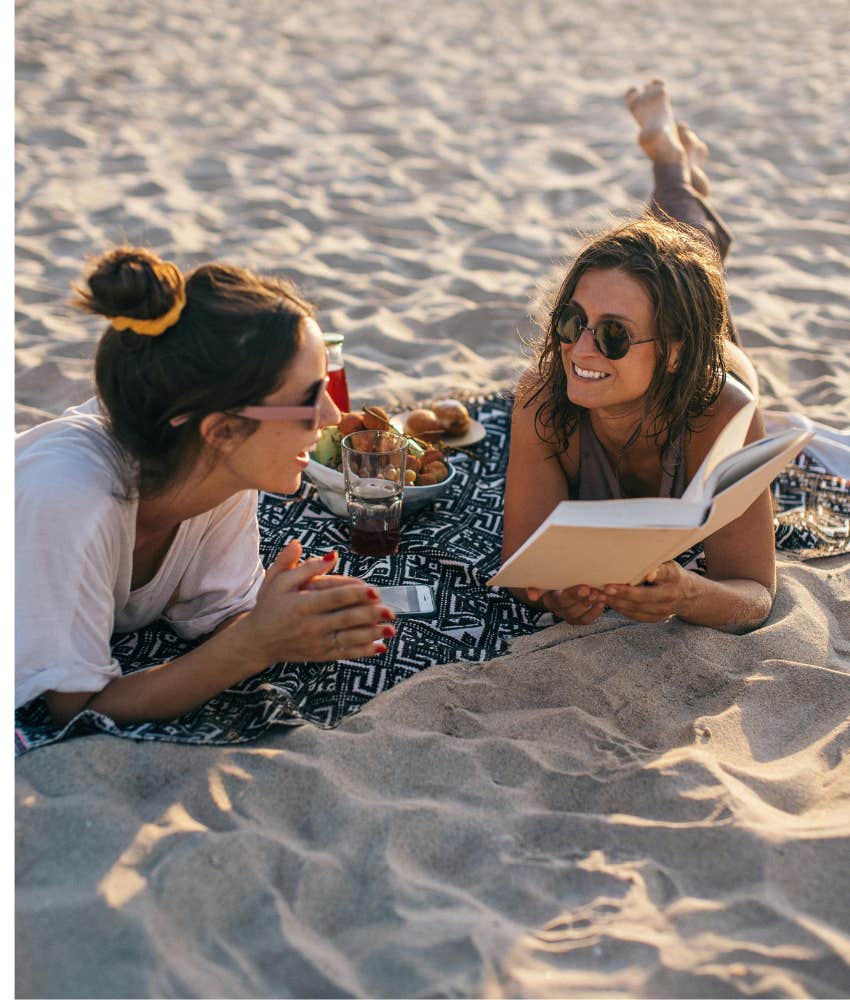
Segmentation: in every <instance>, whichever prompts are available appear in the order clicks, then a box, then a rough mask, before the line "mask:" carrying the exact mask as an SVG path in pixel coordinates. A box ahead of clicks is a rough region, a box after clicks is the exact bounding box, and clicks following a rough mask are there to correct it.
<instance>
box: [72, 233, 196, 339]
mask: <svg viewBox="0 0 850 1000" xmlns="http://www.w3.org/2000/svg"><path fill="white" fill-rule="evenodd" d="M86 283H87V285H88V289H87V290H86V289H79V288H78V289H77V292H78V296H79V298H78V299H77V300H76V304H77V305H78V306H80V307H81V308H83V309H85V310H86V311H87V312H91V313H96V314H98V315H100V316H105V317H106V318H107V319H109V320H110V322H111V323H112V325H113V326H114V327H115V329H116V330H126V329H130V330H133V331H134V332H136V333H140V334H143V335H149V336H156V335H157V334H159V333H162V332H163V331H164V330H166V329H168V327H169V326H172V325H173V324H174V323H176V322H177V319H178V318H179V316H180V312H181V310H182V308H183V306H184V305H185V302H186V293H185V283H184V280H183V275H182V274H181V273H180V269H179V268H178V267H177V265H176V264H172V263H171V261H166V260H162V259H161V258H159V257H157V255H156V254H154V253H151V251H150V250H145V249H143V248H140V247H117V248H116V249H114V250H110V251H109V252H108V253H105V254H103V255H102V256H100V257H98V258H96V260H95V261H94V263H93V266H92V269H91V270H90V271H89V273H88V276H87V279H86Z"/></svg>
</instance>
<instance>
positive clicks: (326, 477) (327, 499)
mask: <svg viewBox="0 0 850 1000" xmlns="http://www.w3.org/2000/svg"><path fill="white" fill-rule="evenodd" d="M446 464H447V466H448V469H449V474H448V476H446V478H445V479H444V480H443V481H442V482H441V483H434V485H433V486H405V488H404V502H403V506H402V513H403V514H415V513H416V512H417V511H420V510H422V509H423V507H427V506H428V504H430V503H433V502H434V501H435V500H436V499H437V497H438V496H440V495H441V494H443V493H445V491H446V488H447V487H448V485H449V484H450V483H451V482H452V480H453V479H454V477H455V472H456V470H455V467H454V466H453V465H452V464H451V462H447V463H446ZM304 474H305V475H306V476H307V478H308V479H310V480H311V482H313V483H315V484H316V489H317V490H318V493H319V497H320V499H321V501H322V503H323V504H324V505H325V506H326V507H327V508H328V510H329V511H331V512H332V513H333V514H336V515H337V516H339V517H346V516H347V514H348V508H347V507H346V506H345V477H344V476H343V474H342V473H341V472H337V471H336V470H335V469H329V468H328V467H327V466H326V465H321V464H319V462H317V461H315V460H314V459H312V458H311V459H310V464H309V465H308V466H307V468H306V469H305V470H304Z"/></svg>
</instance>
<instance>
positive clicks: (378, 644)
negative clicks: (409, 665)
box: [375, 642, 387, 653]
mask: <svg viewBox="0 0 850 1000" xmlns="http://www.w3.org/2000/svg"><path fill="white" fill-rule="evenodd" d="M386 651H387V647H386V646H385V645H384V644H383V643H382V642H376V643H375V652H376V653H386Z"/></svg>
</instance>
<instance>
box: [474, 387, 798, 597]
mask: <svg viewBox="0 0 850 1000" xmlns="http://www.w3.org/2000/svg"><path fill="white" fill-rule="evenodd" d="M754 412H755V403H754V402H750V403H747V405H746V406H744V407H743V408H742V409H741V410H739V411H738V412H737V413H736V414H735V416H734V417H733V418H732V419H731V420H730V421H729V423H728V424H727V425H726V427H724V428H723V430H722V431H721V432H720V434H719V435H718V436H717V440H716V441H715V442H714V444H713V445H712V446H711V448H710V449H709V452H708V454H707V455H706V456H705V458H704V459H703V462H702V465H700V467H699V469H697V471H696V473H695V475H694V477H693V479H692V480H691V482H690V483H689V485H688V488H687V489H686V490H685V492H684V494H683V495H682V497H681V498H674V497H671V498H665V497H639V498H636V499H630V500H564V501H562V502H561V503H559V504H558V505H557V506H556V507H555V509H554V510H553V511H552V513H551V514H550V515H549V516H548V517H547V518H546V520H545V521H544V522H543V524H541V525H540V527H539V528H538V529H537V531H535V532H534V533H533V534H532V535H531V536H530V537H529V538H528V539H527V540H526V541H525V542H524V544H523V545H522V546H521V547H520V548H519V549H517V551H516V552H515V553H514V554H513V555H512V556H511V557H510V558H509V559H508V560H507V561H506V562H505V563H504V565H503V566H502V568H501V569H500V570H499V571H498V572H497V573H496V574H495V576H493V577H491V578H490V579H489V580H488V581H487V582H488V583H489V584H490V585H492V586H497V587H520V588H529V587H533V588H536V589H539V590H564V589H565V588H567V587H575V586H578V585H579V584H587V585H588V586H591V587H603V586H604V585H605V584H607V583H630V584H636V583H640V582H641V581H642V580H643V579H644V578H645V577H646V575H647V574H648V573H650V572H651V571H652V570H653V569H655V568H656V567H657V566H659V565H660V564H661V563H663V562H667V561H668V560H670V559H673V558H675V557H676V556H677V555H679V553H681V552H684V551H685V550H686V549H689V548H690V547H691V546H692V545H696V543H697V542H701V541H703V539H705V538H707V537H708V536H709V535H712V534H714V532H715V531H718V530H719V529H720V528H722V527H724V526H725V525H727V524H729V523H730V522H731V521H734V520H735V519H736V518H737V517H740V516H741V514H743V513H744V511H745V510H747V508H748V507H750V505H751V504H752V503H753V502H754V501H755V500H756V499H757V497H758V496H759V495H760V494H761V493H762V492H763V491H764V490H766V489H767V487H768V486H769V485H770V483H771V481H772V480H773V479H774V478H775V477H776V476H777V475H778V474H779V473H780V472H781V471H782V469H784V468H785V466H786V465H787V464H788V463H789V462H790V461H791V460H792V459H793V458H794V457H795V456H796V455H797V454H799V452H800V451H802V449H803V446H804V445H805V443H806V442H807V441H808V440H809V439H810V438H811V437H812V433H813V431H812V429H811V427H810V425H809V424H808V422H807V421H806V420H805V418H803V417H794V418H791V417H789V419H788V426H787V427H786V428H785V429H783V430H780V431H777V432H776V433H773V434H771V435H769V436H768V437H765V438H762V439H761V440H759V441H753V442H752V443H751V444H748V445H746V446H743V442H744V439H745V438H746V435H747V430H748V428H749V426H750V423H751V421H752V418H753V413H754ZM742 446H743V447H742Z"/></svg>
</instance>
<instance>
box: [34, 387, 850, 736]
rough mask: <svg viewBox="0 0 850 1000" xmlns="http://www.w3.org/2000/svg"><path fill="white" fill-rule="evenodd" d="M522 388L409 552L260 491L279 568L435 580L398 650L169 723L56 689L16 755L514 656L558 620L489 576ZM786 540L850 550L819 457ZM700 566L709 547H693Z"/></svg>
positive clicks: (224, 697) (483, 416)
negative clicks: (375, 543) (282, 562)
mask: <svg viewBox="0 0 850 1000" xmlns="http://www.w3.org/2000/svg"><path fill="white" fill-rule="evenodd" d="M512 402H513V400H512V397H511V396H510V395H508V394H499V395H496V396H493V397H489V398H487V399H483V400H479V401H477V402H471V403H470V404H469V409H470V412H471V413H472V415H473V416H475V417H477V419H478V420H480V421H481V423H482V424H483V425H484V427H485V428H486V431H487V435H486V437H485V438H484V440H483V441H481V442H480V444H478V445H476V446H475V448H474V449H473V450H472V452H471V453H469V454H461V453H457V454H456V455H455V456H453V458H452V464H453V465H454V466H455V467H456V469H457V475H456V476H455V478H454V481H453V482H452V484H451V486H450V487H449V489H448V490H447V492H446V493H445V494H444V495H443V496H442V497H440V498H439V499H438V500H437V501H436V502H435V504H434V505H433V506H432V507H431V508H429V509H427V510H425V511H422V512H420V513H419V514H417V515H416V516H414V517H411V518H409V519H407V520H406V521H405V522H404V525H403V529H402V536H401V542H400V545H399V551H398V553H397V554H396V555H394V556H390V557H386V558H379V559H372V558H368V557H360V556H355V555H353V554H351V552H350V551H349V548H348V538H347V529H346V525H345V522H344V521H343V520H342V519H341V518H338V517H335V516H334V515H332V514H330V513H329V512H328V511H327V510H326V509H325V507H324V506H323V505H322V503H321V502H320V500H319V499H318V496H317V493H316V490H315V487H314V486H313V485H312V484H311V483H309V482H307V481H305V482H304V483H303V485H302V487H301V489H300V491H299V492H298V493H297V494H296V495H294V496H288V497H283V496H276V495H272V494H262V495H261V496H260V502H259V509H258V518H259V524H260V554H261V557H262V560H263V563H264V564H265V565H269V563H270V562H271V561H272V560H273V559H274V557H275V556H276V555H277V553H278V551H279V550H280V548H281V547H282V546H283V545H284V544H285V543H286V542H287V541H288V540H289V539H290V538H293V537H298V538H299V539H300V540H301V542H302V544H303V546H304V551H305V554H306V555H320V554H322V553H324V552H327V551H328V550H329V549H336V550H337V551H338V552H339V553H340V562H339V572H341V573H347V574H350V575H352V576H357V577H361V578H362V579H365V580H368V581H369V582H370V583H372V584H374V585H376V586H390V585H397V584H402V583H425V584H428V585H430V586H431V588H432V589H433V591H434V594H435V597H436V601H437V614H436V616H435V617H434V618H430V619H411V618H401V617H400V618H399V619H398V620H397V622H396V626H397V632H398V634H397V635H396V636H395V638H393V639H390V640H388V646H389V650H388V652H387V653H386V654H384V655H382V656H379V657H374V658H372V659H368V660H341V661H338V662H335V663H322V664H304V663H276V664H274V665H273V666H270V667H269V668H268V669H266V670H264V671H263V672H262V673H261V674H258V675H256V676H255V677H252V678H250V679H249V680H247V681H244V682H242V683H241V684H238V685H236V686H235V687H233V688H230V689H228V690H227V691H224V692H222V693H221V694H220V695H217V696H216V697H215V698H213V699H212V700H211V701H209V702H207V703H206V704H205V705H203V706H201V707H200V708H198V709H197V710H195V711H193V712H190V713H187V714H186V715H184V716H182V717H181V718H179V719H176V720H175V721H173V722H169V723H159V722H158V723H144V724H141V725H130V726H119V725H116V724H115V723H114V722H113V721H112V720H111V719H109V718H107V717H106V716H104V715H101V714H99V713H98V712H94V711H90V710H87V711H84V712H82V713H81V714H80V715H78V716H77V717H76V718H75V719H73V720H72V721H71V722H70V723H68V724H67V725H66V726H65V727H64V728H61V729H58V728H56V727H55V726H53V725H52V724H51V722H50V719H49V716H48V714H47V709H46V705H45V703H44V700H43V699H42V698H37V699H35V700H34V701H33V702H30V703H29V704H28V705H26V706H24V707H23V708H21V709H19V710H18V711H17V712H16V713H15V750H16V754H21V753H25V752H26V751H28V750H31V749H33V748H35V747H39V746H44V745H46V744H49V743H54V742H56V741H57V740H61V739H66V738H68V737H72V736H81V735H84V734H86V733H91V732H98V731H100V732H107V733H112V734H113V735H115V736H122V737H125V738H128V739H134V740H169V741H172V742H181V743H206V744H225V743H244V742H248V741H250V740H253V739H256V738H257V737H258V736H260V735H261V734H262V733H264V732H266V731H267V730H268V729H269V728H270V727H272V726H291V725H300V724H302V723H304V722H312V723H315V724H317V725H319V726H323V727H332V726H335V725H336V724H337V723H338V722H339V721H340V720H341V719H342V718H344V717H345V716H346V715H350V714H351V713H353V712H356V711H358V710H359V709H360V708H361V707H362V706H363V705H364V704H365V703H366V702H367V701H369V700H370V699H371V698H374V697H375V695H377V694H380V693H381V692H382V691H386V690H388V689H389V688H391V687H392V686H393V685H395V684H397V683H398V682H399V681H402V680H404V679H405V678H408V677H411V676H412V675H413V674H415V673H417V672H418V671H420V670H423V669H425V668H426V667H430V666H433V665H435V664H438V663H453V662H458V661H466V662H469V663H478V662H481V661H484V660H489V659H492V658H493V657H496V656H499V655H501V654H502V653H505V652H506V651H507V648H508V641H509V639H511V638H512V637H515V636H518V635H524V634H527V633H529V632H533V631H535V630H536V629H538V628H542V627H544V626H546V625H549V624H551V623H552V617H551V615H549V614H548V613H544V612H540V611H533V610H532V609H530V608H528V607H526V606H525V605H523V604H520V603H519V602H518V601H516V600H514V598H513V597H511V595H510V594H509V593H507V591H505V590H502V589H493V588H488V587H487V586H486V581H487V579H488V578H489V577H490V576H492V575H493V573H495V571H496V570H497V569H498V567H499V565H500V555H501V541H502V498H503V494H504V481H505V472H506V469H507V461H508V445H509V435H510V411H511V405H512ZM774 496H775V499H776V504H777V510H778V516H777V522H776V531H777V547H778V548H781V549H783V550H785V551H791V552H794V553H796V554H798V555H799V556H800V557H803V558H806V557H809V558H811V557H813V556H820V555H832V554H835V553H837V552H842V551H847V550H848V548H850V537H848V528H847V525H848V515H850V484H848V481H847V480H844V479H839V478H837V477H829V475H828V474H827V472H826V470H825V469H823V468H819V467H817V466H814V465H813V464H812V462H811V460H809V459H807V458H806V456H805V454H804V455H803V456H801V457H800V459H798V462H797V463H796V464H795V465H794V466H793V467H791V468H789V469H788V470H787V471H786V473H784V474H783V475H782V476H780V477H779V479H778V480H777V481H776V482H775V483H774ZM679 558H680V561H681V562H682V563H683V565H687V566H688V567H689V568H694V569H697V570H698V569H699V568H700V560H701V551H700V549H699V548H697V549H695V550H692V551H689V552H687V553H684V554H683V555H682V556H680V557H679ZM192 645H193V644H192V643H189V642H186V641H185V640H182V639H180V638H179V637H178V636H177V635H176V634H175V633H174V632H173V630H172V629H171V628H170V627H169V626H168V625H167V624H166V623H165V622H164V621H158V622H155V623H153V624H151V625H149V626H147V627H146V628H143V629H141V630H140V631H138V632H132V633H126V634H123V635H116V636H114V637H113V645H112V648H113V655H114V656H115V657H116V659H117V660H118V662H119V663H120V664H121V667H122V670H123V671H124V672H125V673H131V672H133V671H136V670H141V669H144V668H145V667H149V666H151V665H153V664H156V663H162V662H163V661H164V660H168V659H172V658H173V657H175V656H180V655H181V654H182V653H185V652H186V651H187V650H188V649H190V648H191V646H192Z"/></svg>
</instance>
